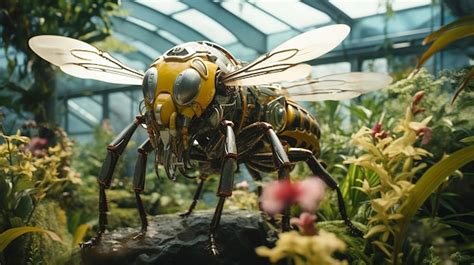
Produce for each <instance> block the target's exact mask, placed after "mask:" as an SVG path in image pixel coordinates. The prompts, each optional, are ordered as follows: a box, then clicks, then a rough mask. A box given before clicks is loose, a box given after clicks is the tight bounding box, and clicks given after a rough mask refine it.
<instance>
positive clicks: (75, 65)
mask: <svg viewBox="0 0 474 265" xmlns="http://www.w3.org/2000/svg"><path fill="white" fill-rule="evenodd" d="M28 43H29V45H30V47H31V49H32V50H33V51H34V52H35V53H36V54H38V55H39V56H40V57H41V58H43V59H45V60H46V61H48V62H50V63H52V64H54V65H56V66H58V67H59V68H60V69H61V70H62V71H63V72H65V73H67V74H70V75H72V76H75V77H79V78H84V79H95V80H100V81H104V82H108V83H114V84H127V85H141V84H142V81H143V74H142V73H140V72H138V71H136V70H134V69H131V68H129V67H127V66H125V65H124V64H122V63H121V62H120V61H118V60H117V59H115V58H114V57H112V56H111V55H110V54H108V53H106V52H103V51H101V50H98V49H97V48H95V47H94V46H92V45H90V44H87V43H85V42H82V41H79V40H76V39H71V38H67V37H63V36H54V35H40V36H35V37H33V38H31V39H30V40H29V42H28Z"/></svg>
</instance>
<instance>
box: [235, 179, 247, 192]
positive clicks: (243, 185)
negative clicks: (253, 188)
mask: <svg viewBox="0 0 474 265" xmlns="http://www.w3.org/2000/svg"><path fill="white" fill-rule="evenodd" d="M235 187H236V188H237V189H243V190H248V189H249V183H248V182H247V181H246V180H244V181H241V182H239V183H237V184H236V185H235Z"/></svg>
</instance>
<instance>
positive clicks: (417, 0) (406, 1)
mask: <svg viewBox="0 0 474 265" xmlns="http://www.w3.org/2000/svg"><path fill="white" fill-rule="evenodd" d="M329 2H331V3H332V4H333V5H335V6H336V7H337V8H339V9H341V10H342V11H343V12H344V13H346V14H347V15H349V16H350V17H352V18H360V17H365V16H370V15H375V14H380V13H384V12H385V11H386V6H385V4H386V1H381V0H362V1H355V0H349V1H348V0H329ZM430 3H431V0H393V1H392V3H391V4H392V8H393V10H395V11H397V10H402V9H407V8H412V7H417V6H424V5H429V4H430Z"/></svg>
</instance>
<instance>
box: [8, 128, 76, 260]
mask: <svg viewBox="0 0 474 265" xmlns="http://www.w3.org/2000/svg"><path fill="white" fill-rule="evenodd" d="M0 127H1V128H2V133H0V168H1V170H0V192H1V193H2V195H1V196H2V200H1V201H0V204H1V208H0V209H1V215H2V218H1V219H0V232H3V231H10V232H9V233H7V234H8V238H9V239H8V240H6V241H3V240H1V241H2V242H5V243H7V242H11V240H12V239H14V238H16V237H18V236H20V235H21V234H23V233H26V232H43V231H49V230H54V231H55V232H57V231H58V226H45V225H44V224H42V223H39V222H38V218H39V213H38V211H40V209H43V208H44V207H45V206H44V203H43V200H45V199H48V198H49V199H59V198H60V197H62V196H63V193H64V191H65V190H66V189H69V188H72V187H74V186H75V185H77V184H79V183H80V179H79V178H78V175H77V174H76V172H75V171H73V170H71V168H70V167H69V162H70V157H71V155H72V142H71V141H70V140H69V138H67V135H65V134H64V132H63V131H57V134H58V135H60V137H58V138H59V140H58V142H57V143H55V144H53V145H51V146H47V145H46V142H47V141H46V140H45V139H42V138H38V137H33V138H29V137H26V136H22V135H21V134H20V132H19V131H18V132H17V133H16V134H14V135H6V134H4V133H3V126H2V125H1V124H0ZM54 211H59V210H56V209H55V210H54ZM54 211H51V210H50V211H49V213H47V214H46V216H48V214H50V213H53V212H54ZM63 214H64V212H63ZM48 218H49V216H48V217H46V218H45V219H48ZM53 219H54V218H53ZM63 219H64V220H66V217H64V218H63ZM54 220H56V219H54ZM30 225H36V228H31V226H30ZM63 226H64V227H66V224H65V222H64V225H63ZM15 228H24V229H15ZM11 229H15V230H11ZM13 236H14V237H13ZM60 236H61V238H62V239H64V238H65V237H64V236H63V234H60ZM28 238H35V236H32V237H28ZM17 241H18V240H17ZM25 242H26V241H25V240H20V241H18V242H16V241H15V242H14V243H15V245H16V247H11V248H7V249H6V250H5V251H4V252H3V251H2V252H3V253H2V254H3V255H4V258H5V259H6V260H7V261H11V260H12V259H13V260H14V259H15V257H16V256H18V255H16V254H15V253H14V252H15V249H18V247H20V248H21V249H24V244H26V243H25ZM50 247H51V248H55V246H54V245H50ZM23 257H29V258H31V259H32V261H35V259H34V258H33V257H32V256H31V255H29V254H28V253H26V252H25V253H24V255H23Z"/></svg>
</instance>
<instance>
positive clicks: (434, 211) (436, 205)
mask: <svg viewBox="0 0 474 265" xmlns="http://www.w3.org/2000/svg"><path fill="white" fill-rule="evenodd" d="M441 190H442V188H441V185H440V186H439V187H438V189H437V190H436V194H435V202H434V205H433V209H431V218H435V216H436V214H437V213H438V209H439V205H440V197H441Z"/></svg>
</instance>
